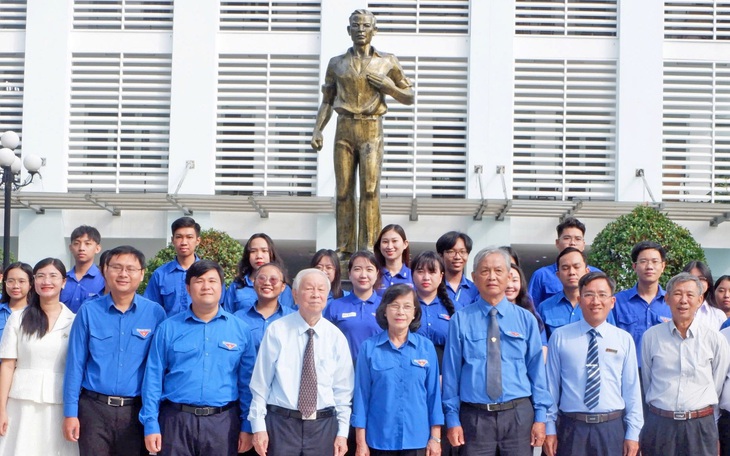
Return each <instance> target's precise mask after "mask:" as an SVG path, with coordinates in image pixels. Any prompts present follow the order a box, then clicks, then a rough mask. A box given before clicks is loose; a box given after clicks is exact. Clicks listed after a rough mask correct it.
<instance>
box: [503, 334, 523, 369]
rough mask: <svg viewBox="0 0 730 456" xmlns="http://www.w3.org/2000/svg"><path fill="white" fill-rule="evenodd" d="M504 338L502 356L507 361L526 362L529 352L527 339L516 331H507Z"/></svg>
mask: <svg viewBox="0 0 730 456" xmlns="http://www.w3.org/2000/svg"><path fill="white" fill-rule="evenodd" d="M500 337H502V338H503V339H502V354H503V357H504V358H505V359H512V360H522V362H523V363H524V361H525V353H526V352H527V337H526V336H525V335H524V334H522V333H519V332H516V331H505V332H503V333H502V334H500Z"/></svg>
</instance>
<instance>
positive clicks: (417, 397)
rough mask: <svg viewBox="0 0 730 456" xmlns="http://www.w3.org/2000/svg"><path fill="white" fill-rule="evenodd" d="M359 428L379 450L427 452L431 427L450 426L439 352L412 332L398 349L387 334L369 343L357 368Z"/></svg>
mask: <svg viewBox="0 0 730 456" xmlns="http://www.w3.org/2000/svg"><path fill="white" fill-rule="evenodd" d="M351 423H352V426H353V427H356V428H364V429H365V430H366V433H365V436H366V440H367V444H368V446H369V447H370V448H376V449H378V450H406V449H414V448H425V447H426V445H427V444H428V438H429V436H430V435H431V426H440V425H442V424H444V414H443V411H442V409H441V386H440V385H439V368H438V361H437V359H436V350H435V349H434V347H433V344H432V343H431V341H429V340H428V339H426V338H425V337H423V336H421V335H419V334H413V333H411V332H409V333H408V340H407V341H406V342H405V343H404V344H403V345H402V346H401V347H396V346H394V345H393V343H392V342H391V341H390V339H389V338H388V332H387V331H383V332H382V333H380V334H377V335H375V336H373V337H371V338H369V339H368V340H366V341H365V342H363V344H362V347H361V349H360V354H359V355H358V360H357V365H356V367H355V394H354V397H353V401H352V419H351Z"/></svg>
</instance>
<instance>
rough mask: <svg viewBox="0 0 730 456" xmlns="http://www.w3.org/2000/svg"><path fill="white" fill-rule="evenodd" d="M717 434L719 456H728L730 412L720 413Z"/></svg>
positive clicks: (729, 451)
mask: <svg viewBox="0 0 730 456" xmlns="http://www.w3.org/2000/svg"><path fill="white" fill-rule="evenodd" d="M717 432H718V434H719V435H720V456H730V412H727V411H725V410H723V411H722V414H721V415H720V419H719V420H717Z"/></svg>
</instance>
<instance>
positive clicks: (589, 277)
mask: <svg viewBox="0 0 730 456" xmlns="http://www.w3.org/2000/svg"><path fill="white" fill-rule="evenodd" d="M600 279H603V280H605V281H606V282H608V287H609V288H610V289H611V296H613V294H614V293H615V292H616V281H615V280H613V279H612V278H611V277H609V276H608V275H607V274H606V273H605V272H598V271H596V272H589V273H588V274H586V275H584V276H583V277H581V278H580V280H579V281H578V292H579V293H580V292H582V291H583V287H585V286H587V285H588V284H589V283H591V282H593V281H594V280H600Z"/></svg>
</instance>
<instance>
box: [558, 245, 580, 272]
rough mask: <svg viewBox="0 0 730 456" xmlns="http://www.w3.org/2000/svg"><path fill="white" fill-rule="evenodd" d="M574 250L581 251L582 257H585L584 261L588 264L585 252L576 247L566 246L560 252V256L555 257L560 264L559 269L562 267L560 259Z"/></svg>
mask: <svg viewBox="0 0 730 456" xmlns="http://www.w3.org/2000/svg"><path fill="white" fill-rule="evenodd" d="M573 252H578V253H580V256H581V258H583V263H585V265H586V266H588V258H587V257H586V254H585V252H583V251H582V250H579V249H576V248H575V247H566V248H564V249H563V250H562V251H561V252H560V253H558V257H557V258H556V259H555V264H556V265H557V266H558V269H560V259H561V258H563V257H564V256H565V255H567V254H569V253H573Z"/></svg>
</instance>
